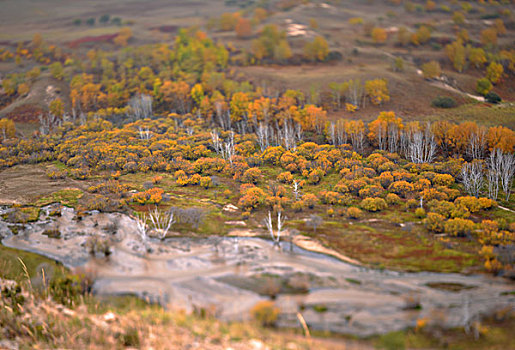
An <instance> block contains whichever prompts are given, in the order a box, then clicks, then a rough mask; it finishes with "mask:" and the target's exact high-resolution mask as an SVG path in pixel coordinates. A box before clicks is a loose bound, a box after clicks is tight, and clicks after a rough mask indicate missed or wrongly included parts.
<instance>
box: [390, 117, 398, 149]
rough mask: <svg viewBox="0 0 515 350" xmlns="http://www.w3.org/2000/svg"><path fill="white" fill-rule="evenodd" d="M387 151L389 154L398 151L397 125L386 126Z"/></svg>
mask: <svg viewBox="0 0 515 350" xmlns="http://www.w3.org/2000/svg"><path fill="white" fill-rule="evenodd" d="M388 150H389V151H390V152H391V153H397V152H398V151H399V128H398V127H397V124H393V123H391V124H390V125H389V126H388Z"/></svg>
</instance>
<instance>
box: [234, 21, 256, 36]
mask: <svg viewBox="0 0 515 350" xmlns="http://www.w3.org/2000/svg"><path fill="white" fill-rule="evenodd" d="M234 30H235V32H236V35H237V36H238V38H246V37H248V36H250V35H251V34H252V26H251V24H250V20H249V19H247V18H243V17H240V18H239V19H238V22H237V23H236V26H235V28H234Z"/></svg>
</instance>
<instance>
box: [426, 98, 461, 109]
mask: <svg viewBox="0 0 515 350" xmlns="http://www.w3.org/2000/svg"><path fill="white" fill-rule="evenodd" d="M431 106H433V107H436V108H454V107H456V106H457V103H456V101H455V100H454V99H453V98H452V97H449V96H438V97H436V98H435V99H434V100H433V101H431Z"/></svg>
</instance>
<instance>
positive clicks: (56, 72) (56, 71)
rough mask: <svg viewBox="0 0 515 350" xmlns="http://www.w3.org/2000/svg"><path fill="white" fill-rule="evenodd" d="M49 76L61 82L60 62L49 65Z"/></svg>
mask: <svg viewBox="0 0 515 350" xmlns="http://www.w3.org/2000/svg"><path fill="white" fill-rule="evenodd" d="M50 74H52V77H54V78H55V79H57V80H63V78H64V71H63V65H62V64H61V62H54V63H52V64H51V65H50Z"/></svg>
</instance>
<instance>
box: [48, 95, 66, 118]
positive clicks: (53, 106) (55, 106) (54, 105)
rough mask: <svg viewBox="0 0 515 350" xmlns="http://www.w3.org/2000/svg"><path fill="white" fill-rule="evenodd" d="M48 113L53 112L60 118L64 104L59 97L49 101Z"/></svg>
mask: <svg viewBox="0 0 515 350" xmlns="http://www.w3.org/2000/svg"><path fill="white" fill-rule="evenodd" d="M48 108H49V110H50V113H52V114H54V115H55V116H56V117H58V118H61V117H62V116H63V114H64V104H63V101H62V100H61V99H60V98H56V99H55V100H53V101H52V102H50V104H49V106H48Z"/></svg>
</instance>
